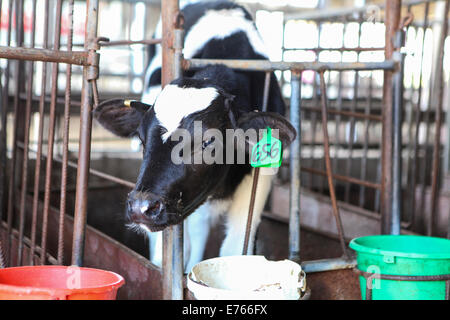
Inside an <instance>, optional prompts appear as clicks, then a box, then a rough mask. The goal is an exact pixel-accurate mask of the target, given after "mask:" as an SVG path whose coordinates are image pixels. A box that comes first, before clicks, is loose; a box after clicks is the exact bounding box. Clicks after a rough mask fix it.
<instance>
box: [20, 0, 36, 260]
mask: <svg viewBox="0 0 450 320" xmlns="http://www.w3.org/2000/svg"><path fill="white" fill-rule="evenodd" d="M32 6H33V7H32V11H33V18H32V33H31V47H32V48H33V47H34V44H35V36H36V0H34V1H33V3H32ZM28 67H29V70H28V79H27V102H26V111H25V132H24V143H23V144H24V150H23V151H24V154H23V162H22V186H21V191H20V192H21V193H20V211H19V245H18V252H17V265H19V266H20V265H22V253H23V234H24V227H25V197H26V192H27V185H28V151H29V150H28V148H29V142H30V120H31V98H32V95H33V71H34V63H33V62H32V61H29V62H28Z"/></svg>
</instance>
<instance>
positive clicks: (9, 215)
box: [5, 1, 19, 266]
mask: <svg viewBox="0 0 450 320" xmlns="http://www.w3.org/2000/svg"><path fill="white" fill-rule="evenodd" d="M8 9H9V21H12V12H13V1H9V6H8ZM16 22H17V20H16ZM11 25H12V23H9V24H8V40H7V42H8V43H11ZM9 67H10V62H9V61H8V68H9ZM8 76H9V72H8ZM18 77H19V68H16V80H17V79H18ZM8 82H9V81H8ZM18 85H19V83H18V81H16V89H17V88H18ZM7 88H8V87H7ZM16 93H17V92H16ZM5 94H6V96H8V95H9V92H8V90H6V92H5ZM18 102H19V101H18V99H17V95H15V97H14V122H13V140H12V141H13V144H12V152H11V166H10V170H9V174H10V176H9V182H8V186H9V188H8V189H9V193H8V210H7V225H8V228H7V230H8V231H7V232H8V238H7V242H6V248H7V250H8V251H7V258H6V259H7V261H8V264H9V266H12V260H11V257H12V250H11V244H12V241H11V240H12V234H11V230H12V223H13V214H14V209H15V208H14V207H15V205H14V202H15V201H14V195H15V192H14V191H15V190H14V189H15V181H14V180H15V175H16V141H17V126H18V118H19V117H18V108H19V106H18Z"/></svg>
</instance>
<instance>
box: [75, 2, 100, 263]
mask: <svg viewBox="0 0 450 320" xmlns="http://www.w3.org/2000/svg"><path fill="white" fill-rule="evenodd" d="M97 24H98V0H87V1H86V31H85V50H87V51H88V52H89V53H90V54H94V53H95V50H96V49H97V41H96V39H97ZM97 63H98V60H97ZM95 69H97V70H98V67H97V66H95V67H94V70H95ZM92 71H93V70H92V68H89V67H86V66H85V67H84V70H83V84H82V88H81V109H80V135H79V137H80V143H79V153H78V170H77V184H76V190H77V192H76V194H75V214H74V221H73V241H72V264H74V265H78V266H81V265H83V254H84V237H85V231H86V219H87V217H86V215H87V196H88V188H87V186H88V181H89V166H90V153H91V134H92V113H91V110H92V104H91V93H90V85H89V82H88V77H90V76H93V75H92V74H90V73H91V72H92Z"/></svg>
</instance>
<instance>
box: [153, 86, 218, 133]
mask: <svg viewBox="0 0 450 320" xmlns="http://www.w3.org/2000/svg"><path fill="white" fill-rule="evenodd" d="M218 96H219V92H218V91H217V89H215V88H211V87H210V88H181V87H179V86H177V85H172V84H171V85H167V86H166V87H164V89H163V91H161V93H160V94H159V96H158V98H157V99H156V102H155V105H154V110H155V115H156V118H157V119H158V121H159V122H160V124H161V126H163V127H164V128H165V129H166V130H167V132H165V133H164V134H163V135H162V140H163V141H164V142H165V141H166V140H167V139H168V138H169V137H170V135H171V134H172V133H173V132H174V131H175V130H176V129H177V128H178V126H179V125H180V122H181V120H183V118H185V117H187V116H188V115H190V114H192V113H195V112H198V111H202V110H204V109H206V108H208V107H209V106H210V105H211V102H212V101H214V99H216V98H217V97H218Z"/></svg>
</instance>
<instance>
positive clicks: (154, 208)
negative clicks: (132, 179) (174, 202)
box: [127, 197, 163, 218]
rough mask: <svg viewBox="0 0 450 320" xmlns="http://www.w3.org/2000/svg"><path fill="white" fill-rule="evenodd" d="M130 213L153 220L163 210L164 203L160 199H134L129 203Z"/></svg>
mask: <svg viewBox="0 0 450 320" xmlns="http://www.w3.org/2000/svg"><path fill="white" fill-rule="evenodd" d="M127 206H128V213H129V214H130V215H131V216H132V217H133V216H145V217H147V218H152V217H155V216H157V215H158V214H159V213H160V212H161V210H162V206H163V204H162V202H161V201H160V200H159V199H158V198H141V197H138V198H132V199H128V202H127Z"/></svg>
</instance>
